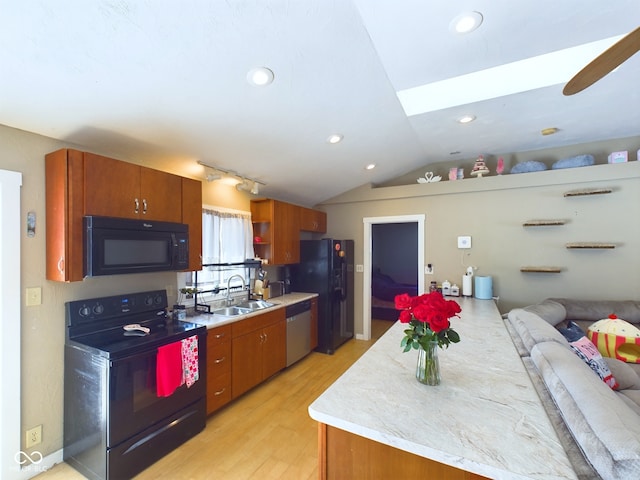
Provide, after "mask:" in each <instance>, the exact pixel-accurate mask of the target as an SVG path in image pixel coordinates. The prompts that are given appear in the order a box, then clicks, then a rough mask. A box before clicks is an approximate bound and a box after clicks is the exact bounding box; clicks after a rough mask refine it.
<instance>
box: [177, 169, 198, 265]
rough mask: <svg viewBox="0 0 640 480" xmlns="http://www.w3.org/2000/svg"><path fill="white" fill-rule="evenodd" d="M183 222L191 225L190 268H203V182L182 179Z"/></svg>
mask: <svg viewBox="0 0 640 480" xmlns="http://www.w3.org/2000/svg"><path fill="white" fill-rule="evenodd" d="M182 223H186V224H187V225H189V270H191V271H198V270H201V269H202V182H200V181H198V180H192V179H190V178H183V179H182Z"/></svg>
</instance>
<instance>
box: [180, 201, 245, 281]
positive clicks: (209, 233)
mask: <svg viewBox="0 0 640 480" xmlns="http://www.w3.org/2000/svg"><path fill="white" fill-rule="evenodd" d="M252 238H253V229H252V226H251V214H250V213H249V212H241V211H237V210H228V209H224V208H219V207H208V206H205V207H203V209H202V263H203V265H207V264H212V263H216V264H219V263H238V262H244V261H245V260H246V259H247V258H253V257H254V252H253V240H252ZM235 274H238V275H241V276H242V277H243V278H244V277H246V270H245V269H244V268H242V267H241V268H228V269H227V268H225V269H221V268H213V267H204V268H203V269H202V270H201V271H199V272H197V280H198V289H202V290H211V289H213V288H216V287H219V286H221V287H226V283H227V280H228V279H229V278H230V277H231V276H232V275H235ZM190 280H191V281H190V282H189V283H191V285H193V284H194V282H195V280H196V274H195V272H194V273H192V274H191V279H190ZM245 280H246V281H248V280H249V279H247V278H245ZM241 283H242V282H241V281H240V279H234V282H233V283H232V285H233V286H240V285H241Z"/></svg>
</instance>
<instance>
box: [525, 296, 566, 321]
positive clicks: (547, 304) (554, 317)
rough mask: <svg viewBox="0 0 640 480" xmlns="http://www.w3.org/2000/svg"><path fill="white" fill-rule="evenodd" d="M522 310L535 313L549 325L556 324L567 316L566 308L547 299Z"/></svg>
mask: <svg viewBox="0 0 640 480" xmlns="http://www.w3.org/2000/svg"><path fill="white" fill-rule="evenodd" d="M524 310H526V311H527V312H531V313H535V314H536V315H538V316H540V317H541V318H542V319H544V320H546V321H547V322H548V323H549V324H551V325H557V324H559V323H560V322H563V321H564V320H565V319H566V318H567V310H566V308H565V307H564V305H562V304H561V303H559V302H556V301H554V300H549V299H547V300H545V301H544V302H541V303H538V304H536V305H529V306H528V307H524Z"/></svg>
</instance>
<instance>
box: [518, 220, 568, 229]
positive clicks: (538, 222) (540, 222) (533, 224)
mask: <svg viewBox="0 0 640 480" xmlns="http://www.w3.org/2000/svg"><path fill="white" fill-rule="evenodd" d="M565 223H567V222H566V220H527V221H526V222H524V223H523V224H522V226H523V227H548V226H552V225H564V224H565Z"/></svg>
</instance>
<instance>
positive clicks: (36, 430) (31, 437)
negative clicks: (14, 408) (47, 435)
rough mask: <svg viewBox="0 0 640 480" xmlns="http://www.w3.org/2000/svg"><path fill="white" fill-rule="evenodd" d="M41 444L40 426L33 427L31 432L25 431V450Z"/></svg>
mask: <svg viewBox="0 0 640 480" xmlns="http://www.w3.org/2000/svg"><path fill="white" fill-rule="evenodd" d="M41 442H42V425H38V426H37V427H33V428H32V429H31V430H27V437H26V439H25V444H24V446H25V448H31V447H33V446H35V445H38V444H39V443H41Z"/></svg>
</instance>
